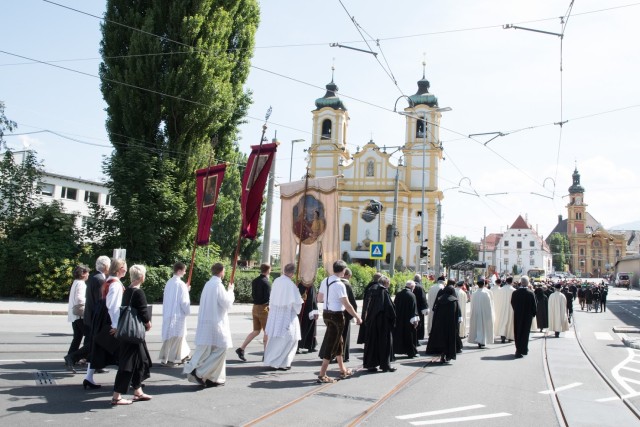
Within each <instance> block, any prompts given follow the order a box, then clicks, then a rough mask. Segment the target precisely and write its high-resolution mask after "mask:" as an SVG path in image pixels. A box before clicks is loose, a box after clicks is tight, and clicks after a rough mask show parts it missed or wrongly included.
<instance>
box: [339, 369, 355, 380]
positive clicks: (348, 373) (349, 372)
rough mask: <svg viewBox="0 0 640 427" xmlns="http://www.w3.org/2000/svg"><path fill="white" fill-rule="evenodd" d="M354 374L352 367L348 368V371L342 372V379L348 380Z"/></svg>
mask: <svg viewBox="0 0 640 427" xmlns="http://www.w3.org/2000/svg"><path fill="white" fill-rule="evenodd" d="M352 375H353V371H352V370H351V369H347V370H346V371H344V372H341V373H340V379H342V380H346V379H347V378H349V377H350V376H352Z"/></svg>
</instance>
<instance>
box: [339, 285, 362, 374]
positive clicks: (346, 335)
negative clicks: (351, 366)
mask: <svg viewBox="0 0 640 427" xmlns="http://www.w3.org/2000/svg"><path fill="white" fill-rule="evenodd" d="M341 280H342V283H344V287H345V288H347V299H348V300H349V304H351V306H352V307H353V309H354V310H355V311H357V310H358V303H357V302H356V297H355V295H354V294H353V288H352V287H351V284H350V283H349V281H348V280H347V279H341ZM343 314H344V329H343V330H342V341H343V342H344V350H343V352H342V357H343V358H344V361H345V362H348V361H349V350H350V348H351V320H352V319H353V316H352V315H350V314H349V312H348V311H347V310H345V311H343Z"/></svg>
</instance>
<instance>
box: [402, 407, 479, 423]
mask: <svg viewBox="0 0 640 427" xmlns="http://www.w3.org/2000/svg"><path fill="white" fill-rule="evenodd" d="M480 408H484V405H470V406H461V407H459V408H450V409H441V410H439V411H431V412H421V413H419V414H409V415H399V416H397V417H396V418H397V419H399V420H410V419H412V418H421V417H429V416H431V415H442V414H450V413H452V412H458V411H468V410H470V409H480Z"/></svg>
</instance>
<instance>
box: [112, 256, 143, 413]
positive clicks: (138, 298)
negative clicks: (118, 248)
mask: <svg viewBox="0 0 640 427" xmlns="http://www.w3.org/2000/svg"><path fill="white" fill-rule="evenodd" d="M145 274H146V269H145V268H144V266H142V265H133V266H131V268H130V269H129V276H130V278H131V284H130V285H129V287H128V288H127V289H126V290H125V291H124V294H123V295H122V305H129V304H130V305H131V307H132V308H135V309H136V310H137V312H138V317H139V318H140V320H141V321H142V323H143V324H144V326H145V329H146V330H147V331H148V330H150V329H151V316H150V312H149V309H148V306H147V297H146V295H145V294H144V291H143V290H142V289H140V286H141V285H142V282H144V279H145ZM111 332H112V333H113V334H115V333H116V330H115V329H112V330H111ZM118 360H119V365H118V373H117V374H116V381H115V384H114V385H113V397H112V398H111V405H130V404H132V403H133V402H143V401H147V400H151V396H149V395H148V394H145V393H144V392H143V391H142V381H144V380H145V379H147V378H149V368H151V357H150V356H149V350H148V349H147V343H146V342H145V341H143V342H141V343H139V344H136V343H125V342H120V347H119V358H118ZM129 386H131V387H132V388H133V399H132V400H128V399H123V398H122V394H124V393H126V392H127V390H129Z"/></svg>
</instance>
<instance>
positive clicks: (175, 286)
mask: <svg viewBox="0 0 640 427" xmlns="http://www.w3.org/2000/svg"><path fill="white" fill-rule="evenodd" d="M186 271H187V266H186V265H184V263H181V262H177V263H176V264H175V265H174V266H173V277H171V279H169V280H168V281H167V284H166V285H165V287H164V294H163V298H162V347H161V348H160V364H161V365H162V366H174V365H179V364H182V363H184V362H185V361H186V360H187V359H188V358H189V353H191V349H190V348H189V344H187V322H186V319H187V316H188V315H189V314H190V313H191V299H190V298H189V287H188V286H187V284H186V283H184V282H183V281H182V276H184V275H185V273H186Z"/></svg>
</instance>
